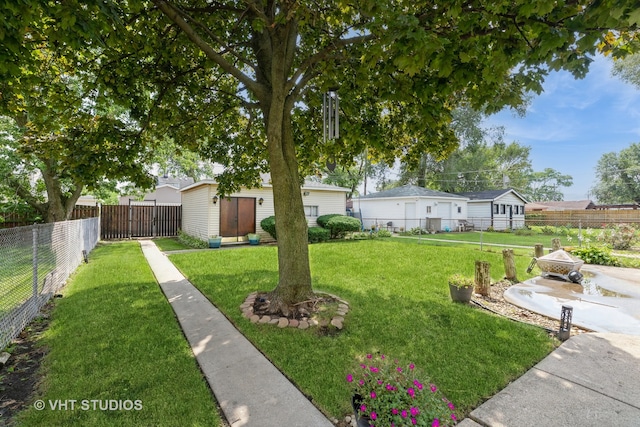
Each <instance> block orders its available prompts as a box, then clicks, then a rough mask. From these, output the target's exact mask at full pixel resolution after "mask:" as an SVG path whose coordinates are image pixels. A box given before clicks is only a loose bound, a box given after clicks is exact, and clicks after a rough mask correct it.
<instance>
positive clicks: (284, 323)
mask: <svg viewBox="0 0 640 427" xmlns="http://www.w3.org/2000/svg"><path fill="white" fill-rule="evenodd" d="M287 326H289V319H287V318H286V317H281V318H280V319H278V328H286V327H287Z"/></svg>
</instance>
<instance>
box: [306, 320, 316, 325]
mask: <svg viewBox="0 0 640 427" xmlns="http://www.w3.org/2000/svg"><path fill="white" fill-rule="evenodd" d="M307 322H308V323H309V326H318V321H317V320H316V319H308V320H307Z"/></svg>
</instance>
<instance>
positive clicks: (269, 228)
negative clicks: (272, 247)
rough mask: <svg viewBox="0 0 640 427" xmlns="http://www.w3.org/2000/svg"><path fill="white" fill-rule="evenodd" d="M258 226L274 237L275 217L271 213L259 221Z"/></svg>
mask: <svg viewBox="0 0 640 427" xmlns="http://www.w3.org/2000/svg"><path fill="white" fill-rule="evenodd" d="M260 227H262V229H263V230H264V231H266V232H267V233H269V234H270V235H271V237H273V238H274V239H276V240H277V238H276V217H275V216H273V215H271V216H268V217H266V218H265V219H263V220H262V221H260Z"/></svg>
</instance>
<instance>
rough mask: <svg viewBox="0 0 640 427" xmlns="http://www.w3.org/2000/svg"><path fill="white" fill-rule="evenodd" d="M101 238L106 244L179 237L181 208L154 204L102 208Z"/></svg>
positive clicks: (105, 206)
mask: <svg viewBox="0 0 640 427" xmlns="http://www.w3.org/2000/svg"><path fill="white" fill-rule="evenodd" d="M100 217H101V218H100V237H101V238H102V239H104V240H109V239H126V238H132V237H171V236H177V235H178V230H179V229H180V226H181V223H182V206H166V205H156V204H155V203H154V204H133V203H130V204H129V205H103V206H102V210H101V214H100Z"/></svg>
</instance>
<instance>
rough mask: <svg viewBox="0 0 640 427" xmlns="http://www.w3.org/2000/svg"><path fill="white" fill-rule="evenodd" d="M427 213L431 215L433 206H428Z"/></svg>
mask: <svg viewBox="0 0 640 427" xmlns="http://www.w3.org/2000/svg"><path fill="white" fill-rule="evenodd" d="M427 213H428V214H430V213H431V206H427Z"/></svg>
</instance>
